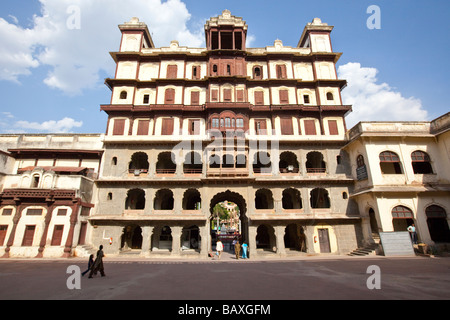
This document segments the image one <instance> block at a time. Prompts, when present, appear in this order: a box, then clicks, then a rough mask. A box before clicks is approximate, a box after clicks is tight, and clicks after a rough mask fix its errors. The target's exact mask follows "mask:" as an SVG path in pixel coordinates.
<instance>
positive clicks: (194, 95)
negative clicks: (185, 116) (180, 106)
mask: <svg viewBox="0 0 450 320" xmlns="http://www.w3.org/2000/svg"><path fill="white" fill-rule="evenodd" d="M199 104H200V92H199V91H191V105H193V106H197V105H199Z"/></svg>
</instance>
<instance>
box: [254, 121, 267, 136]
mask: <svg viewBox="0 0 450 320" xmlns="http://www.w3.org/2000/svg"><path fill="white" fill-rule="evenodd" d="M255 129H256V134H258V135H261V134H267V122H266V119H258V120H255Z"/></svg>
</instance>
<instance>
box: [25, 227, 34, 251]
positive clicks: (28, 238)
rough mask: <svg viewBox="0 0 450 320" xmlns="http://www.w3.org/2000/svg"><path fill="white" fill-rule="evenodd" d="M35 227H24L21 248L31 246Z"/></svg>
mask: <svg viewBox="0 0 450 320" xmlns="http://www.w3.org/2000/svg"><path fill="white" fill-rule="evenodd" d="M35 229H36V226H25V232H24V234H23V240H22V246H23V247H29V246H32V245H33V237H34V231H35Z"/></svg>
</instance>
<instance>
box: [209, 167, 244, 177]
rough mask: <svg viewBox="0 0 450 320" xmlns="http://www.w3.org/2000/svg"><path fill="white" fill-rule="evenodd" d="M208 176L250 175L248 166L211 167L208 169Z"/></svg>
mask: <svg viewBox="0 0 450 320" xmlns="http://www.w3.org/2000/svg"><path fill="white" fill-rule="evenodd" d="M207 175H208V176H229V177H237V176H248V169H247V168H209V169H208V171H207Z"/></svg>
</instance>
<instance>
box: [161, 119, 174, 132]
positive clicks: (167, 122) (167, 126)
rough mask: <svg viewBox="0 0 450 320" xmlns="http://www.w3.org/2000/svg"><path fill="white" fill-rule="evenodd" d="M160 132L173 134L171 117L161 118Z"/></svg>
mask: <svg viewBox="0 0 450 320" xmlns="http://www.w3.org/2000/svg"><path fill="white" fill-rule="evenodd" d="M161 134H162V135H172V134H173V118H167V119H163V121H162V128H161Z"/></svg>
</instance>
